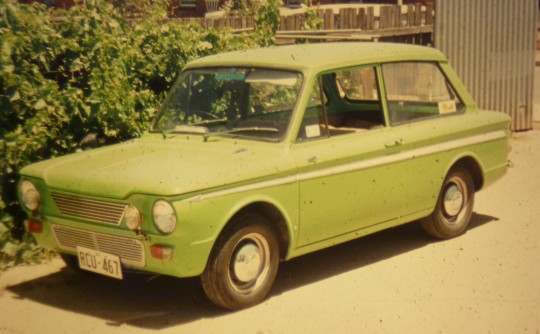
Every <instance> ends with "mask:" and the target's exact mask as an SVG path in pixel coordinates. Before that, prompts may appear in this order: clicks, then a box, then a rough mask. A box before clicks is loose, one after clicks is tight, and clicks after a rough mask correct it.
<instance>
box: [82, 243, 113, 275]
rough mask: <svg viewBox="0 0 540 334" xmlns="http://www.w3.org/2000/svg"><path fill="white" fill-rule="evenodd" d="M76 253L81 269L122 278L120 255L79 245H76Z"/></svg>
mask: <svg viewBox="0 0 540 334" xmlns="http://www.w3.org/2000/svg"><path fill="white" fill-rule="evenodd" d="M77 255H78V257H79V267H80V268H81V269H84V270H88V271H92V272H95V273H98V274H102V275H106V276H110V277H114V278H116V279H122V267H121V266H120V257H118V256H116V255H112V254H108V253H104V252H100V251H97V250H94V249H90V248H85V247H80V246H79V247H77Z"/></svg>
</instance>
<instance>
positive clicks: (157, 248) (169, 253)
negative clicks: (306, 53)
mask: <svg viewBox="0 0 540 334" xmlns="http://www.w3.org/2000/svg"><path fill="white" fill-rule="evenodd" d="M150 253H151V254H152V257H153V258H154V259H158V260H165V261H168V260H170V259H172V257H173V250H172V248H171V247H167V246H163V245H152V246H150Z"/></svg>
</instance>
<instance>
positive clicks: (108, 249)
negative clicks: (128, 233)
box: [52, 224, 145, 267]
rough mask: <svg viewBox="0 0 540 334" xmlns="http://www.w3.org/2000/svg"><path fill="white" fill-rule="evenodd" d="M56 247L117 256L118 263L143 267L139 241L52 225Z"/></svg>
mask: <svg viewBox="0 0 540 334" xmlns="http://www.w3.org/2000/svg"><path fill="white" fill-rule="evenodd" d="M52 231H53V235H54V238H55V239H56V243H57V244H58V247H60V248H61V249H63V250H67V251H71V252H76V251H77V246H83V247H86V248H90V249H95V250H98V251H101V252H105V253H109V254H113V255H117V256H119V257H120V261H122V263H125V264H130V265H134V266H138V267H143V266H144V265H145V257H144V246H143V244H142V243H141V242H140V241H139V240H135V239H130V238H124V237H116V236H110V235H106V234H101V233H95V232H90V231H85V230H80V229H76V228H72V227H66V226H62V225H56V224H54V225H52Z"/></svg>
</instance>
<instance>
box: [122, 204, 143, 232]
mask: <svg viewBox="0 0 540 334" xmlns="http://www.w3.org/2000/svg"><path fill="white" fill-rule="evenodd" d="M124 222H125V223H126V225H127V227H129V229H130V230H132V231H138V230H140V229H141V225H142V219H141V215H140V214H139V210H137V209H136V208H135V207H133V206H128V207H127V208H126V210H125V211H124Z"/></svg>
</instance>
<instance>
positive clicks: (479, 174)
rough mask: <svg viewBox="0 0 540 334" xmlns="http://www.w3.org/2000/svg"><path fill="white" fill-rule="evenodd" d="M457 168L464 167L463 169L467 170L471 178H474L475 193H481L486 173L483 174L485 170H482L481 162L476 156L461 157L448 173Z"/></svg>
mask: <svg viewBox="0 0 540 334" xmlns="http://www.w3.org/2000/svg"><path fill="white" fill-rule="evenodd" d="M456 166H463V168H465V169H466V170H467V171H468V172H469V173H470V174H471V177H472V179H473V183H474V190H475V192H477V191H479V190H480V189H482V188H483V186H484V172H483V169H482V164H481V163H480V161H479V160H478V159H477V158H475V157H474V156H471V155H467V156H462V157H460V158H459V159H457V160H456V161H454V163H453V164H452V166H451V167H450V169H449V170H448V173H449V172H450V170H452V169H453V168H455V167H456ZM448 173H447V174H448Z"/></svg>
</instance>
